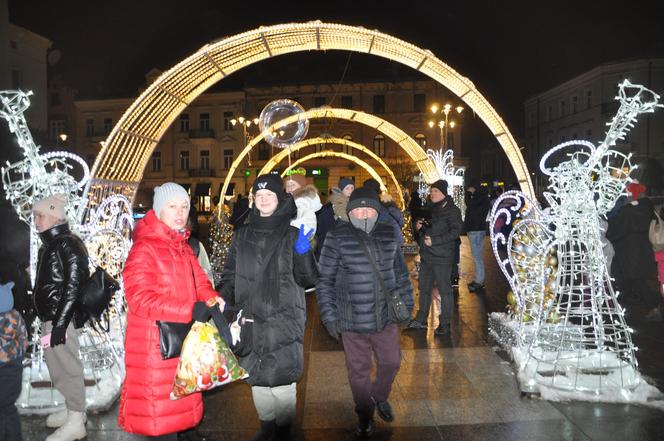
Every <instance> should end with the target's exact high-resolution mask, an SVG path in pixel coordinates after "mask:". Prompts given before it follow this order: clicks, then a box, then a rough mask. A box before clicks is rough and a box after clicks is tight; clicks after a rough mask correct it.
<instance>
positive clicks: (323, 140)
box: [258, 137, 406, 209]
mask: <svg viewBox="0 0 664 441" xmlns="http://www.w3.org/2000/svg"><path fill="white" fill-rule="evenodd" d="M316 144H339V145H346V146H348V147H352V148H354V149H356V150H359V151H361V152H364V153H366V154H367V155H369V156H370V157H371V158H372V159H374V160H375V161H376V162H378V163H379V164H380V166H381V167H383V168H384V169H385V171H386V172H387V174H388V175H389V176H390V178H391V179H392V183H393V184H394V188H396V192H397V194H398V195H399V202H400V203H401V208H402V209H405V208H406V202H405V201H404V200H403V194H402V192H401V185H399V181H398V180H397V177H396V176H395V175H394V172H393V171H392V169H391V168H390V167H389V166H388V165H387V164H386V163H385V161H383V160H382V159H381V158H380V156H378V155H377V154H375V153H374V152H372V151H371V150H369V149H368V148H366V147H365V146H363V145H362V144H358V143H357V142H353V141H351V140H348V139H343V138H334V137H318V138H309V139H305V140H304V141H300V142H298V143H297V144H295V145H293V146H291V148H290V150H291V152H293V151H297V150H300V149H303V148H306V147H310V146H313V145H316ZM287 156H288V150H286V149H284V150H282V151H280V152H279V153H277V154H276V155H274V156H273V157H271V158H270V160H269V161H267V162H266V163H265V165H264V166H263V168H262V169H261V171H260V172H258V174H259V175H264V174H267V173H270V172H271V171H272V169H274V167H276V166H277V165H279V163H280V162H281V161H283V160H284V159H286V157H287ZM382 190H385V188H383V189H382Z"/></svg>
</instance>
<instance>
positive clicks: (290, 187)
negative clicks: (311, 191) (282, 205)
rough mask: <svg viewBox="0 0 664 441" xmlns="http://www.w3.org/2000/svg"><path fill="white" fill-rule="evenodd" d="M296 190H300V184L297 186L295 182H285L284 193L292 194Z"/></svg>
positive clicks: (291, 180) (290, 180)
mask: <svg viewBox="0 0 664 441" xmlns="http://www.w3.org/2000/svg"><path fill="white" fill-rule="evenodd" d="M298 188H300V184H298V183H297V181H294V180H293V179H289V180H287V181H286V193H293V192H294V191H295V190H297V189H298Z"/></svg>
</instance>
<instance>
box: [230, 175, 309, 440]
mask: <svg viewBox="0 0 664 441" xmlns="http://www.w3.org/2000/svg"><path fill="white" fill-rule="evenodd" d="M252 194H253V195H254V204H253V205H254V206H253V208H252V210H251V213H250V214H249V223H248V224H247V225H245V226H243V227H241V228H239V229H238V230H236V231H235V232H234V233H233V240H232V241H231V245H230V247H229V249H228V258H227V259H226V263H225V265H224V269H223V273H222V279H221V288H220V292H221V295H222V296H223V297H224V299H226V300H227V301H228V302H229V303H230V304H233V305H234V307H235V309H236V310H238V311H239V310H241V311H242V314H243V317H245V318H247V319H249V320H251V322H248V323H246V324H245V325H244V326H243V327H242V330H241V333H240V341H241V344H242V346H241V347H240V348H238V349H236V354H237V355H238V357H239V362H240V365H241V366H242V367H243V368H244V369H245V370H246V371H247V372H248V373H249V377H248V378H247V379H246V381H247V383H249V384H250V385H251V394H252V397H253V400H254V406H255V407H256V412H257V413H258V418H259V419H260V421H261V429H260V431H259V432H258V433H257V434H256V436H255V437H254V438H252V440H253V441H260V440H265V441H267V440H272V439H274V438H273V437H276V439H281V440H283V439H288V437H289V436H290V428H291V425H292V422H293V421H294V419H295V410H296V398H297V381H298V380H299V379H300V377H301V376H302V372H303V370H304V348H303V343H304V327H305V322H306V317H307V314H306V301H305V298H304V288H305V287H307V286H311V285H313V284H315V283H316V278H317V276H318V269H317V268H316V260H315V258H314V253H313V250H312V249H311V243H310V241H309V237H307V236H308V235H307V234H306V233H310V232H309V231H305V227H304V226H303V225H301V226H300V228H299V229H296V228H294V227H292V226H291V219H293V218H294V217H295V215H296V214H297V208H296V206H295V202H294V201H293V197H292V196H291V195H289V194H286V193H285V192H284V190H283V187H282V182H281V179H280V178H279V176H277V175H273V174H267V175H261V176H259V177H258V178H256V181H255V182H254V184H253V186H252ZM310 235H311V234H309V236H310Z"/></svg>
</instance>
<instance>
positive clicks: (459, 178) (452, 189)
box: [427, 149, 466, 218]
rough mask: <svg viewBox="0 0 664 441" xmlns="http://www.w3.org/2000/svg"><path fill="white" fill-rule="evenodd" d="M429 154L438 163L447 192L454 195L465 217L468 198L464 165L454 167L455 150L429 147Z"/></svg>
mask: <svg viewBox="0 0 664 441" xmlns="http://www.w3.org/2000/svg"><path fill="white" fill-rule="evenodd" d="M427 156H428V157H429V158H430V159H431V160H432V161H433V163H434V164H435V165H436V170H438V176H440V179H442V180H444V181H445V182H447V193H448V194H449V195H450V196H452V199H453V200H454V204H455V205H456V206H457V207H459V210H461V217H462V218H465V216H466V198H465V194H464V192H465V189H464V177H465V173H466V170H465V169H464V168H463V167H456V168H455V167H454V150H452V149H447V150H445V151H443V150H442V149H439V150H432V149H428V150H427Z"/></svg>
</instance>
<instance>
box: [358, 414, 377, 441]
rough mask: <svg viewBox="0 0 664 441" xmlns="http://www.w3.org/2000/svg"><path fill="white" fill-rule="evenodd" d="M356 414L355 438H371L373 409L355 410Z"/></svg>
mask: <svg viewBox="0 0 664 441" xmlns="http://www.w3.org/2000/svg"><path fill="white" fill-rule="evenodd" d="M355 411H356V412H357V418H358V422H357V429H355V436H357V437H358V438H371V436H372V435H373V433H374V428H373V413H374V410H373V408H372V409H371V410H368V409H367V410H365V409H363V410H358V409H356V410H355Z"/></svg>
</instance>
